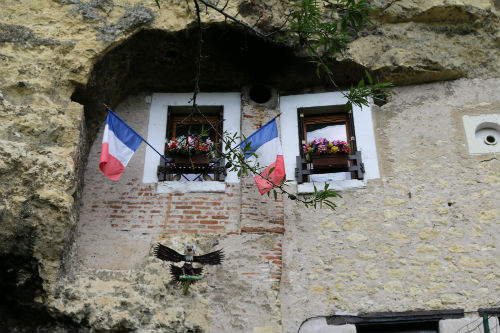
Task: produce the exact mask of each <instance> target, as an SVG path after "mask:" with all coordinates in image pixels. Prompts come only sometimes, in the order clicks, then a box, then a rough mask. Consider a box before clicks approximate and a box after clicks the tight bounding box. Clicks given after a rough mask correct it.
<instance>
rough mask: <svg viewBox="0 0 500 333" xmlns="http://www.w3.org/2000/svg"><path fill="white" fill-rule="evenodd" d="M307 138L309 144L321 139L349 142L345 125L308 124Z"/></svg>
mask: <svg viewBox="0 0 500 333" xmlns="http://www.w3.org/2000/svg"><path fill="white" fill-rule="evenodd" d="M306 138H307V142H308V143H309V142H311V141H313V140H314V139H321V138H325V139H327V140H329V141H332V140H343V141H346V142H347V128H346V125H345V124H344V123H340V124H339V123H336V124H333V123H326V124H306Z"/></svg>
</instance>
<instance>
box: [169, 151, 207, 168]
mask: <svg viewBox="0 0 500 333" xmlns="http://www.w3.org/2000/svg"><path fill="white" fill-rule="evenodd" d="M170 158H171V159H172V162H173V163H174V164H175V166H176V167H189V168H191V167H193V166H195V167H208V166H209V164H210V159H209V158H208V156H207V155H205V154H193V155H191V156H189V155H173V156H170Z"/></svg>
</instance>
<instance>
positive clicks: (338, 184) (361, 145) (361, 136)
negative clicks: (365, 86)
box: [280, 92, 380, 193]
mask: <svg viewBox="0 0 500 333" xmlns="http://www.w3.org/2000/svg"><path fill="white" fill-rule="evenodd" d="M346 103H347V98H345V97H344V95H342V93H340V92H327V93H317V94H303V95H289V96H282V97H281V98H280V111H281V117H280V120H281V139H282V142H286V145H284V146H283V157H284V159H285V170H286V178H287V179H288V180H292V181H293V182H295V183H296V180H295V167H296V157H297V156H299V155H300V150H299V140H300V139H299V123H298V118H297V115H298V109H300V108H309V107H316V106H328V105H344V104H346ZM352 111H353V118H354V132H355V133H356V145H357V149H358V150H359V151H361V157H362V161H363V163H364V165H365V175H364V180H359V179H349V180H336V181H329V182H328V183H329V184H331V185H332V186H333V188H335V189H337V190H347V189H351V188H359V187H365V186H366V180H368V179H376V178H380V172H379V167H378V158H377V148H376V144H375V132H374V129H373V118H372V110H371V108H369V107H365V108H363V109H362V108H360V107H358V106H355V105H353V110H352ZM316 186H317V187H318V188H322V187H323V186H324V183H323V182H321V183H316ZM297 188H298V192H299V193H311V192H313V183H303V184H299V185H298V186H297Z"/></svg>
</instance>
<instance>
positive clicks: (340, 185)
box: [297, 179, 366, 194]
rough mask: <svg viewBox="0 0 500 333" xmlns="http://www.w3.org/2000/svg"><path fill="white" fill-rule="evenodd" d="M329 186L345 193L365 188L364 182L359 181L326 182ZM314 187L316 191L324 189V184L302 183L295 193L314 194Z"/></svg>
mask: <svg viewBox="0 0 500 333" xmlns="http://www.w3.org/2000/svg"><path fill="white" fill-rule="evenodd" d="M327 183H328V184H329V185H330V186H329V188H330V189H332V190H336V191H347V190H353V189H358V188H366V182H365V181H363V180H359V179H349V180H331V181H328V182H327ZM314 185H316V188H317V189H318V191H320V190H322V189H324V188H325V182H317V183H302V184H298V185H297V192H298V193H299V194H306V193H314Z"/></svg>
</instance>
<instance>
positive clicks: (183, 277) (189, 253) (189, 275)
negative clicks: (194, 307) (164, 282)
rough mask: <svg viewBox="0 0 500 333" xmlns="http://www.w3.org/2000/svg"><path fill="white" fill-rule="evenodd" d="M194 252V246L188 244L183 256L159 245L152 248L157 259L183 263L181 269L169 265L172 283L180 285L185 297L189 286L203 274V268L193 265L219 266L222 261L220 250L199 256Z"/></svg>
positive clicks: (222, 253) (222, 256) (222, 254)
mask: <svg viewBox="0 0 500 333" xmlns="http://www.w3.org/2000/svg"><path fill="white" fill-rule="evenodd" d="M195 251H196V245H190V244H186V245H185V246H184V254H180V253H179V252H177V251H175V250H173V249H171V248H169V247H167V246H165V245H162V244H160V243H156V245H155V248H154V255H155V257H156V258H158V259H161V260H165V261H172V262H181V261H184V265H182V266H181V267H179V266H176V265H174V264H170V274H171V275H172V282H174V283H177V284H182V286H183V289H184V295H187V293H188V289H189V286H190V285H191V284H192V283H195V282H196V281H198V280H201V279H202V278H203V276H202V275H201V274H202V273H203V267H193V263H199V264H201V265H220V263H222V261H223V260H224V252H223V251H222V249H221V250H217V251H214V252H210V253H207V254H203V255H201V256H197V255H195Z"/></svg>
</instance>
